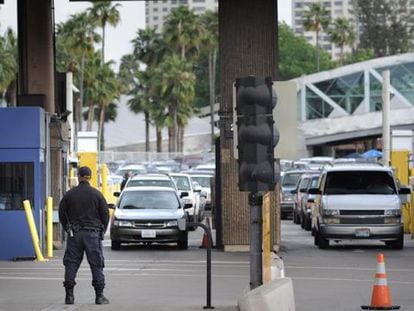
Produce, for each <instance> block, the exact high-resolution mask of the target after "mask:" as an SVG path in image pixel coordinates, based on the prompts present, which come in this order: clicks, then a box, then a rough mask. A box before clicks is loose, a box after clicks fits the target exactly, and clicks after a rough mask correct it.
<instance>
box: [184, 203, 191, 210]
mask: <svg viewBox="0 0 414 311" xmlns="http://www.w3.org/2000/svg"><path fill="white" fill-rule="evenodd" d="M192 207H193V204H191V203H186V204H184V209H189V208H192Z"/></svg>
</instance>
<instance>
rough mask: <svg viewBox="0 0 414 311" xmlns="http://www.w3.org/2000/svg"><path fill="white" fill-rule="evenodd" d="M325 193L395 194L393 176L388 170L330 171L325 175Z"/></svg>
mask: <svg viewBox="0 0 414 311" xmlns="http://www.w3.org/2000/svg"><path fill="white" fill-rule="evenodd" d="M325 193H326V194H396V193H397V191H396V188H395V183H394V178H393V176H392V175H391V174H390V173H388V172H379V171H377V172H375V171H371V172H370V171H343V172H330V173H328V175H327V177H326V183H325Z"/></svg>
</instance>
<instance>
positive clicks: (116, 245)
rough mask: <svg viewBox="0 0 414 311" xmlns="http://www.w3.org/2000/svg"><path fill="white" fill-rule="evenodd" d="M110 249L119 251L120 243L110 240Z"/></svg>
mask: <svg viewBox="0 0 414 311" xmlns="http://www.w3.org/2000/svg"><path fill="white" fill-rule="evenodd" d="M111 249H112V250H114V251H119V250H120V249H121V242H119V241H112V240H111Z"/></svg>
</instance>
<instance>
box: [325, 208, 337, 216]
mask: <svg viewBox="0 0 414 311" xmlns="http://www.w3.org/2000/svg"><path fill="white" fill-rule="evenodd" d="M323 215H324V216H338V215H339V209H324V210H323Z"/></svg>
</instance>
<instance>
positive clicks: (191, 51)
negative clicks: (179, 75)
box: [163, 6, 202, 60]
mask: <svg viewBox="0 0 414 311" xmlns="http://www.w3.org/2000/svg"><path fill="white" fill-rule="evenodd" d="M201 31H202V30H201V27H200V23H199V22H198V16H197V15H196V14H195V13H194V12H193V11H192V10H190V9H189V8H188V7H187V6H179V7H178V8H176V9H174V10H172V11H171V13H170V14H169V15H168V16H167V18H166V20H165V23H164V31H163V35H164V40H165V42H166V44H167V46H169V47H171V50H172V52H173V53H174V52H176V53H179V55H180V57H181V59H188V60H192V59H194V57H196V56H197V53H198V46H199V39H200V38H201Z"/></svg>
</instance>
